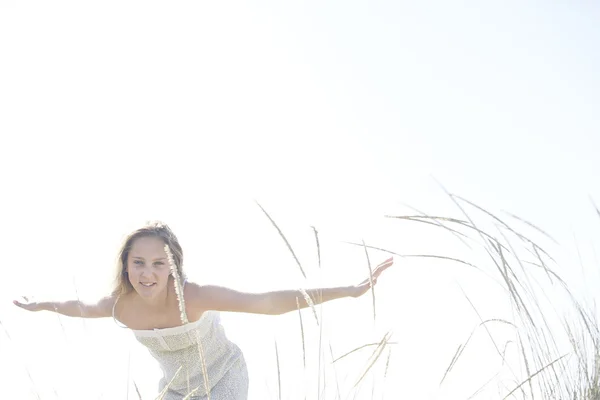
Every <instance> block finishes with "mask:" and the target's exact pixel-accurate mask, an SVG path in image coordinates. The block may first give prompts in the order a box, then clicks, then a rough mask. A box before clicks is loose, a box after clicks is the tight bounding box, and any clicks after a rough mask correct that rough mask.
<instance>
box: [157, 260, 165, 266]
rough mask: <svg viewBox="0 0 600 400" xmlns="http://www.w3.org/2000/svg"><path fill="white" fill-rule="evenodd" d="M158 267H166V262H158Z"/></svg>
mask: <svg viewBox="0 0 600 400" xmlns="http://www.w3.org/2000/svg"><path fill="white" fill-rule="evenodd" d="M156 265H158V266H163V265H165V263H164V262H160V261H159V262H157V263H156Z"/></svg>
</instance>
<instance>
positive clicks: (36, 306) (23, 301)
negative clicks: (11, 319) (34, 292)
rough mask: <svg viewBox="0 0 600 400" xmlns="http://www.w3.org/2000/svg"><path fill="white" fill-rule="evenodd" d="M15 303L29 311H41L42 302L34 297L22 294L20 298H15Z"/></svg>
mask: <svg viewBox="0 0 600 400" xmlns="http://www.w3.org/2000/svg"><path fill="white" fill-rule="evenodd" d="M13 304H14V305H15V306H17V307H21V308H22V309H24V310H27V311H41V310H43V308H42V304H41V303H38V302H37V301H34V300H33V298H32V297H28V296H22V297H21V298H20V299H19V300H13Z"/></svg>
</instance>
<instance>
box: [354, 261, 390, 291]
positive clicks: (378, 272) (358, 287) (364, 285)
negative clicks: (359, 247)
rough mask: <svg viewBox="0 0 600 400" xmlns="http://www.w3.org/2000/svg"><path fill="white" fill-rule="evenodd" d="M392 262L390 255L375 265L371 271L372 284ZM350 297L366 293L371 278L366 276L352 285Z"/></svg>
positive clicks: (369, 286)
mask: <svg viewBox="0 0 600 400" xmlns="http://www.w3.org/2000/svg"><path fill="white" fill-rule="evenodd" d="M393 264H394V257H390V258H388V259H387V260H385V261H384V262H382V263H381V264H379V265H378V266H377V267H375V269H374V270H373V272H372V274H371V275H372V277H373V285H375V284H376V283H377V278H379V276H380V275H381V273H382V272H383V271H385V270H386V269H388V268H389V267H391V266H392V265H393ZM351 289H352V297H360V296H362V295H363V294H365V293H367V292H368V291H369V289H371V279H370V278H367V279H365V280H364V281H362V282H361V283H359V284H358V285H356V286H353V287H352V288H351Z"/></svg>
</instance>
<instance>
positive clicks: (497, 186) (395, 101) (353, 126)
mask: <svg viewBox="0 0 600 400" xmlns="http://www.w3.org/2000/svg"><path fill="white" fill-rule="evenodd" d="M471 6H472V7H474V6H473V5H471ZM475 6H476V7H478V8H466V6H461V7H458V6H457V5H456V4H449V3H448V2H439V3H438V4H434V3H423V4H401V3H399V2H392V1H388V2H385V1H380V2H369V3H368V4H367V2H330V3H328V4H316V3H290V2H288V3H281V2H263V3H260V4H248V3H245V2H225V3H223V2H220V3H216V2H211V3H207V2H204V3H202V4H198V3H192V2H179V3H177V4H169V5H168V6H165V5H163V4H158V3H155V2H151V3H148V2H128V3H123V2H114V1H109V2H102V4H91V3H81V2H74V1H71V2H67V1H62V2H58V3H56V2H54V3H52V4H49V3H47V2H40V1H33V2H27V3H22V4H21V3H19V2H17V1H14V0H1V1H0V54H1V55H2V62H0V133H1V135H2V136H1V138H2V139H1V146H0V168H1V171H2V175H1V184H2V187H3V191H2V193H3V196H2V207H1V208H0V212H1V213H2V221H3V226H4V229H2V230H1V231H0V239H1V240H2V242H3V243H4V244H5V246H4V247H3V248H4V252H3V259H4V268H3V272H4V278H3V279H1V280H0V321H1V322H2V324H3V326H4V328H5V329H6V330H7V331H8V332H9V334H10V335H11V340H9V339H8V338H7V336H6V335H5V333H4V332H0V346H1V347H0V351H1V353H2V355H1V357H0V372H2V373H3V374H5V375H4V376H5V377H6V376H8V377H9V378H10V382H15V383H18V384H15V385H14V386H10V385H9V387H8V388H6V385H3V390H6V389H7V390H9V393H12V391H14V393H15V395H17V394H18V397H19V398H23V399H25V398H31V397H26V396H29V390H30V386H31V384H30V381H29V378H28V376H27V373H26V372H25V371H26V369H25V368H27V369H28V370H29V371H30V373H31V375H32V379H33V380H34V381H35V382H36V385H37V386H38V391H39V392H41V393H42V394H43V396H42V398H43V399H46V398H55V397H56V396H55V395H54V394H53V391H52V389H51V388H55V389H56V391H57V393H58V397H59V398H61V399H63V398H78V396H77V392H78V391H81V389H82V388H87V390H88V391H90V396H91V397H93V398H100V396H101V394H102V393H104V396H105V398H111V399H117V398H126V394H127V393H126V387H127V379H126V377H125V375H126V374H127V363H128V359H129V355H128V354H129V353H128V352H129V351H131V365H132V367H131V374H132V376H133V377H134V379H136V381H137V382H139V383H140V389H141V391H142V393H143V394H146V393H148V394H150V393H152V391H153V389H154V388H155V386H156V378H157V376H158V375H157V374H158V372H157V370H156V369H155V367H153V366H152V365H153V364H152V362H151V360H149V359H148V356H147V355H146V354H145V353H144V351H143V349H140V348H139V345H137V344H135V343H133V340H132V339H131V337H130V336H131V335H129V334H128V333H126V332H125V331H120V330H117V328H115V327H114V325H112V322H110V321H108V322H107V321H85V323H82V321H78V320H69V319H66V318H64V319H60V322H61V323H62V324H63V325H62V326H63V327H64V333H63V330H62V328H61V325H60V324H59V320H58V319H57V318H56V316H55V315H50V314H48V313H40V314H36V315H33V314H24V313H23V312H22V311H20V310H17V309H15V308H14V307H13V306H12V305H11V304H10V300H12V298H13V297H15V296H17V295H21V294H38V295H39V296H46V295H47V296H65V297H69V296H72V295H74V287H75V286H76V287H77V288H78V291H79V293H80V294H81V295H83V296H89V297H93V296H95V295H98V294H101V293H103V288H104V287H105V286H106V285H107V284H108V283H109V282H110V279H111V274H112V265H113V261H114V257H115V255H116V251H117V247H118V245H119V242H120V240H121V238H122V236H123V235H125V234H126V233H127V232H128V231H129V230H130V229H132V228H134V227H136V225H137V224H138V223H140V222H143V221H145V220H147V219H163V220H165V221H166V222H168V223H169V224H170V225H172V227H173V228H174V229H175V231H176V233H177V234H178V236H179V237H180V240H181V241H182V244H183V245H184V249H185V251H186V267H187V269H188V272H189V274H190V275H191V276H192V277H194V278H195V279H198V280H207V281H211V282H218V283H222V284H228V285H231V286H234V287H236V288H242V289H249V290H263V289H275V288H287V287H291V286H297V285H304V284H305V283H303V282H302V281H301V279H300V274H299V272H298V270H297V267H296V266H295V264H294V261H293V259H292V257H291V256H290V255H289V253H288V251H287V249H286V248H285V245H284V244H283V242H282V241H281V239H280V238H279V237H278V235H277V233H276V231H275V230H274V228H273V227H272V226H270V224H269V222H268V220H267V219H266V218H265V217H264V215H263V214H262V212H261V211H260V209H259V208H258V206H256V204H255V203H254V201H255V200H257V201H259V202H260V203H261V204H262V205H263V206H264V207H265V208H266V209H267V210H268V211H269V212H270V213H271V215H272V216H273V218H275V220H276V221H277V222H278V223H279V224H280V227H281V228H282V229H283V230H284V232H285V233H286V235H287V236H288V239H289V240H290V241H291V242H292V244H293V245H294V247H295V249H296V251H297V253H298V255H299V257H300V258H301V260H303V262H304V264H305V267H306V269H308V270H309V275H310V282H309V283H306V284H307V285H310V286H315V285H319V284H327V285H338V284H348V283H352V282H353V281H354V280H359V279H362V278H363V277H364V273H365V271H366V269H365V268H366V267H365V258H364V251H363V250H362V249H360V248H356V247H352V246H348V245H345V244H343V243H341V241H360V240H361V239H365V241H366V242H367V244H372V245H374V246H380V247H385V248H388V249H390V250H393V251H398V252H400V253H406V254H418V253H433V254H448V253H451V252H453V251H455V250H456V249H455V247H456V246H457V244H458V242H456V241H452V240H448V236H443V238H445V239H442V237H441V236H440V238H437V236H435V235H433V234H432V231H431V230H427V229H425V228H423V227H418V226H415V225H411V224H410V223H407V222H398V221H390V220H384V219H383V218H382V216H383V215H385V214H395V213H404V214H407V213H409V214H410V213H412V212H410V211H407V209H405V208H403V207H401V203H409V204H410V205H412V206H414V207H416V208H419V209H421V210H424V211H426V212H429V213H431V214H441V215H453V216H459V214H457V212H456V210H455V209H454V208H453V207H452V204H451V203H450V201H449V200H448V198H447V197H446V196H445V195H444V194H443V192H442V190H441V189H440V188H439V186H438V185H437V183H436V181H435V180H437V181H439V182H441V183H442V184H443V185H444V186H445V187H446V188H448V189H449V190H450V191H452V192H454V193H457V194H460V195H462V196H464V197H466V198H468V199H471V200H473V201H475V202H476V203H478V204H480V205H482V206H484V207H485V208H487V209H490V210H492V211H494V212H500V211H501V210H507V211H510V212H513V213H515V214H517V215H519V216H521V217H523V218H525V219H527V220H529V221H531V222H533V223H535V224H536V225H538V226H540V227H543V228H544V229H546V230H547V231H549V232H550V233H551V234H552V235H553V236H554V237H555V238H557V239H558V240H559V241H560V242H561V243H562V244H563V247H562V248H561V249H562V250H564V251H565V253H566V254H567V255H566V256H565V259H566V260H568V261H569V262H570V261H573V260H577V259H576V258H571V257H573V254H575V253H574V252H573V249H574V243H575V241H577V243H578V244H579V246H580V251H581V254H582V257H583V260H584V261H583V264H585V265H586V266H589V269H590V271H592V270H593V271H596V268H597V267H598V259H597V258H596V256H595V254H596V253H595V252H594V250H593V246H592V243H593V240H595V239H594V237H595V238H596V239H597V238H598V234H599V229H598V227H599V226H600V225H599V224H598V222H599V221H598V218H597V216H596V215H595V213H594V211H593V208H592V206H591V202H590V197H592V198H594V199H595V201H596V203H597V204H600V185H599V184H598V180H597V176H598V172H600V161H599V159H600V158H598V157H597V151H598V149H600V134H599V132H600V113H599V112H598V110H599V107H600V95H599V93H600V75H599V74H598V73H597V71H599V70H600V51H599V49H600V27H599V25H598V23H597V21H598V20H599V18H600V6H598V5H595V4H592V3H591V2H587V3H586V2H579V3H578V4H574V3H571V4H569V5H552V4H549V3H547V2H544V3H541V2H529V3H523V2H508V3H507V2H504V3H502V4H497V5H480V4H477V5H475ZM311 225H314V226H316V227H317V228H318V229H319V231H320V233H321V235H322V243H321V245H322V251H323V268H324V272H323V273H322V276H321V274H320V273H319V271H318V268H317V266H316V256H315V249H314V238H313V236H312V230H311V228H310V226H311ZM562 250H561V251H562ZM385 257H386V255H385V254H382V253H376V252H372V253H371V258H372V260H373V262H376V261H381V260H383V259H384V258H385ZM577 262H578V261H577ZM569 265H570V264H569ZM442 267H445V268H442ZM570 270H576V271H577V272H579V271H580V270H581V268H579V267H578V266H577V268H573V269H570ZM594 273H596V272H594ZM586 274H588V276H589V274H591V272H589V271H588V272H586ZM386 275H387V277H386V278H387V279H383V280H382V281H381V282H380V284H379V286H378V289H379V290H378V292H379V297H378V300H379V301H378V310H379V315H380V319H379V320H378V322H377V325H376V326H375V327H373V322H372V316H371V315H370V314H369V307H370V301H371V300H370V298H369V297H368V296H367V297H365V298H363V299H360V300H357V301H354V300H352V301H345V300H344V301H341V302H339V303H338V304H332V305H330V306H329V305H328V307H325V313H326V314H327V315H329V316H330V317H329V318H330V319H329V321H331V322H330V324H329V325H328V327H327V330H328V332H327V335H328V336H327V338H328V340H329V339H330V340H331V342H332V347H333V349H334V353H335V354H336V355H340V354H342V353H343V352H344V351H347V350H349V349H352V348H354V347H357V346H359V345H361V344H363V343H368V342H376V341H379V340H380V339H381V337H383V335H384V334H385V332H387V330H389V329H393V330H394V337H393V340H397V341H398V342H400V344H399V345H398V346H397V347H396V348H395V350H394V351H395V353H393V355H392V363H391V364H390V368H391V369H390V377H389V379H390V381H391V382H388V386H387V387H386V388H387V389H386V390H388V392H387V395H386V396H387V398H397V397H396V396H399V395H407V396H409V398H442V397H444V398H449V397H448V396H453V395H455V396H459V394H460V396H462V398H464V397H468V395H470V394H471V393H473V392H474V391H475V390H477V389H478V388H479V387H480V386H481V385H483V383H485V381H486V380H487V379H489V377H491V375H493V374H491V373H489V371H496V370H495V369H491V370H485V371H482V370H483V369H484V368H482V367H481V360H489V359H490V358H493V357H494V355H493V352H492V353H491V354H492V355H491V356H486V354H488V353H485V352H484V351H481V352H479V353H478V354H474V355H472V357H473V362H472V363H471V364H470V366H469V365H465V367H464V370H462V372H457V373H456V376H453V378H452V379H453V380H452V382H453V384H452V383H450V384H449V385H447V386H446V387H445V388H444V389H443V390H446V392H444V391H442V390H438V388H437V384H438V382H439V380H440V379H441V376H442V375H443V372H444V369H445V367H446V366H447V364H448V362H449V361H450V359H451V357H452V355H453V354H454V351H455V349H456V346H457V345H458V344H459V343H461V342H462V341H464V340H465V339H466V337H467V336H468V334H469V333H470V331H471V329H472V328H473V327H474V325H475V324H476V323H477V319H476V318H475V317H474V315H473V312H472V310H471V309H470V307H469V306H468V304H466V302H465V300H464V298H463V297H462V294H460V291H459V290H458V289H457V286H456V285H455V283H454V282H455V281H458V282H460V284H461V285H463V286H465V287H469V286H470V289H471V290H472V291H471V292H469V293H470V294H472V295H474V296H477V294H481V295H488V294H489V292H486V289H484V288H485V287H486V286H485V285H487V283H485V282H481V280H482V276H481V275H475V274H471V275H465V274H464V273H463V270H462V269H460V267H455V266H452V267H448V265H447V264H443V265H442V264H439V263H433V262H423V261H418V260H414V259H405V260H398V262H397V268H395V269H394V270H393V271H390V272H389V274H386ZM475 279H476V280H475ZM498 299H500V300H501V299H502V298H498ZM498 299H495V300H494V299H493V298H492V297H491V295H490V297H488V298H485V297H483V298H480V299H479V303H478V304H479V305H481V306H482V308H483V307H484V306H485V305H487V306H489V307H490V310H491V311H490V312H489V314H488V315H487V316H488V317H495V316H496V315H497V313H502V312H503V311H502V306H500V305H498V306H497V307H496V306H494V304H499V303H498V301H500V300H498ZM494 307H496V308H494ZM495 312H497V313H495ZM304 315H305V325H308V324H309V323H310V322H311V321H312V320H311V319H310V317H311V315H310V313H306V314H304ZM224 319H225V322H226V323H227V324H228V332H230V336H231V337H232V338H234V339H235V340H236V341H238V343H239V344H240V346H242V347H243V349H244V350H245V352H246V354H247V358H248V362H249V365H250V368H251V377H252V389H251V393H252V395H253V397H252V398H269V397H271V396H272V397H273V398H274V397H276V393H277V391H276V386H277V383H276V380H275V374H274V371H275V361H274V349H273V339H274V338H277V340H278V343H279V350H280V355H281V356H282V371H283V372H282V379H283V383H284V389H283V396H284V397H285V398H289V399H295V398H303V397H304V395H303V393H302V392H301V391H300V389H298V388H303V387H304V386H305V385H304V383H305V382H304V381H303V379H306V382H309V383H308V384H307V385H308V387H310V388H311V389H310V391H309V393H308V395H309V397H310V398H313V397H315V396H316V391H315V390H314V388H316V383H313V382H312V381H310V380H309V377H304V378H303V372H302V366H301V358H298V354H299V353H298V350H299V349H300V346H301V345H300V341H299V334H298V321H297V315H289V316H284V317H278V318H271V317H269V318H264V317H257V316H224ZM313 325H314V324H313ZM307 329H308V330H309V333H310V330H311V329H313V330H314V327H307ZM314 333H315V332H313V334H314ZM308 341H309V343H308V344H309V345H310V344H313V345H315V343H317V342H316V339H309V340H308ZM481 342H482V346H483V347H486V346H487V347H490V346H489V342H486V340H485V337H484V336H483V335H481ZM129 349H130V350H129ZM313 354H316V353H315V351H314V346H313ZM368 355H369V352H368V351H367V352H366V353H361V355H357V356H356V358H355V361H356V362H354V363H352V362H349V363H347V364H345V365H344V366H342V365H341V364H339V363H338V364H336V365H339V366H340V367H339V368H340V371H341V372H340V371H338V372H339V373H342V374H343V373H344V371H346V372H347V371H349V372H348V373H349V381H348V382H350V383H349V384H350V385H351V384H352V383H353V382H354V380H355V379H356V377H357V376H359V374H360V372H361V369H362V368H363V365H364V364H365V363H366V360H367V358H368ZM477 355H479V357H480V358H481V359H480V360H479V363H478V362H476V361H477V358H476V356H477ZM286 356H287V357H286ZM486 357H488V358H486ZM313 361H314V360H313ZM340 363H341V362H340ZM494 363H495V364H494V365H495V366H496V367H498V363H497V359H494ZM13 364H14V365H13ZM466 364H468V363H466ZM473 366H475V368H473ZM381 368H383V366H381ZM63 371H64V373H63ZM381 371H383V369H381V370H380V371H379V372H378V373H377V374H378V375H379V376H382V375H383V373H382V372H381ZM7 374H8V375H7ZM461 374H462V375H461ZM314 377H316V373H312V374H311V375H310V379H313V378H314ZM3 381H4V379H3ZM6 382H9V380H6ZM332 382H333V381H331V380H330V381H329V389H328V390H331V386H333V385H334V384H333V383H332ZM505 384H506V385H507V386H510V382H505ZM452 385H454V387H453V386H452ZM378 390H379V389H378ZM452 390H454V391H452ZM460 390H463V391H460ZM501 390H504V393H505V389H502V387H501V386H498V387H492V388H491V392H490V393H491V396H492V397H494V396H493V395H494V393H496V395H497V393H499V392H500V391H501ZM346 393H350V391H349V390H348V391H347V392H346ZM361 393H362V394H361V395H360V396H359V398H371V394H370V387H369V389H368V390H367V389H365V390H364V391H363V392H361ZM132 394H133V393H132V392H130V396H131V395H132ZM70 396H72V397H70ZM119 396H122V397H119ZM361 396H362V397H361ZM377 396H379V397H377V398H380V397H381V395H379V394H378V395H377ZM88 397H89V396H88ZM146 397H147V398H150V396H149V395H147V396H146ZM146 397H144V398H146ZM329 397H331V394H330V396H329ZM132 398H133V397H132Z"/></svg>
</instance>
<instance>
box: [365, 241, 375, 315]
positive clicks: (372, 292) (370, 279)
mask: <svg viewBox="0 0 600 400" xmlns="http://www.w3.org/2000/svg"><path fill="white" fill-rule="evenodd" d="M362 244H363V247H364V249H365V255H366V257H367V266H368V267H369V285H371V296H372V298H373V322H375V319H376V312H375V285H373V268H371V260H370V259H369V252H368V250H367V245H366V244H365V241H364V240H363V241H362Z"/></svg>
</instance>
